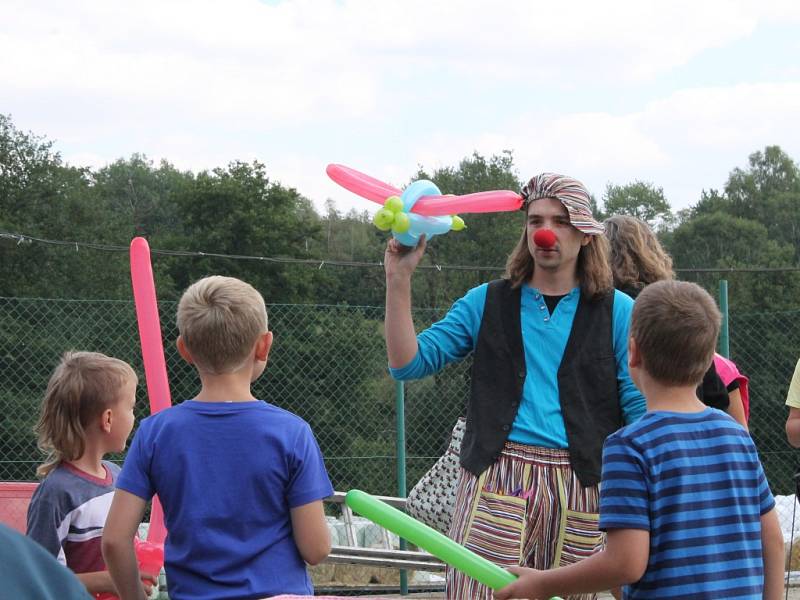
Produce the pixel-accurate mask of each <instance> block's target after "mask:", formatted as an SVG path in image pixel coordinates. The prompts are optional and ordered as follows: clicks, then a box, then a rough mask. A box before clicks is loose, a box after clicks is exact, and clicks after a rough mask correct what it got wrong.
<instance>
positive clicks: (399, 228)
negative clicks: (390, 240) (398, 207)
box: [392, 212, 411, 233]
mask: <svg viewBox="0 0 800 600" xmlns="http://www.w3.org/2000/svg"><path fill="white" fill-rule="evenodd" d="M409 227H411V219H409V218H408V215H407V214H406V213H404V212H399V213H394V224H393V225H392V231H394V232H395V233H405V232H406V231H408V229H409Z"/></svg>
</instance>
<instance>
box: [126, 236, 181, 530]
mask: <svg viewBox="0 0 800 600" xmlns="http://www.w3.org/2000/svg"><path fill="white" fill-rule="evenodd" d="M131 282H132V283H133V300H134V304H135V305H136V320H137V322H138V324H139V338H140V339H141V342H142V360H143V361H144V375H145V381H146V382H147V396H148V397H149V398H150V413H151V414H155V413H157V412H158V411H160V410H164V409H165V408H169V407H170V406H171V405H172V400H171V397H170V393H169V381H168V380H167V363H166V360H165V359H164V344H163V342H162V337H161V321H160V320H159V317H158V304H157V303H156V286H155V282H154V281H153V268H152V266H151V264H150V246H149V245H148V244H147V240H145V239H144V238H142V237H137V238H134V239H133V240H132V241H131ZM166 537H167V529H166V527H165V526H164V511H163V509H162V508H161V502H159V500H158V496H154V497H153V506H152V508H151V510H150V529H149V531H148V533H147V541H148V542H154V543H156V544H163V543H164V540H165V539H166Z"/></svg>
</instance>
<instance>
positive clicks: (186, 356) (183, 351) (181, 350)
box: [175, 336, 194, 365]
mask: <svg viewBox="0 0 800 600" xmlns="http://www.w3.org/2000/svg"><path fill="white" fill-rule="evenodd" d="M175 346H177V348H178V354H180V355H181V358H182V359H183V360H185V361H186V362H187V363H189V364H190V365H193V364H194V359H193V358H192V355H191V354H190V353H189V349H188V348H187V347H186V344H185V343H184V341H183V338H182V337H181V336H178V339H177V340H175Z"/></svg>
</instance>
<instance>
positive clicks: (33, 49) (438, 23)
mask: <svg viewBox="0 0 800 600" xmlns="http://www.w3.org/2000/svg"><path fill="white" fill-rule="evenodd" d="M3 12H4V14H3V19H2V20H1V21H0V55H2V56H3V57H4V58H5V61H4V67H3V70H2V72H0V110H2V111H3V112H10V113H11V114H12V116H13V117H14V119H15V122H17V124H18V126H20V127H21V128H23V129H32V130H34V131H35V132H37V133H39V134H42V135H46V136H47V137H49V138H51V139H55V140H56V141H57V148H58V149H59V150H61V151H62V153H63V154H64V156H65V157H66V158H67V159H69V160H72V161H75V162H80V161H86V162H87V164H89V165H91V166H96V165H98V164H102V163H103V162H110V161H113V160H115V159H116V158H118V157H120V156H128V155H130V154H131V153H133V152H142V153H145V154H147V155H148V156H150V157H151V158H153V159H155V160H158V159H160V158H166V159H168V160H169V161H170V162H172V163H174V164H176V165H177V166H179V167H181V168H193V169H201V168H210V167H214V166H224V165H225V164H227V163H228V162H229V161H230V160H233V159H243V160H250V159H255V158H257V159H259V160H262V161H264V162H266V163H267V165H268V171H269V173H270V175H271V176H272V177H274V178H276V179H278V180H281V181H282V182H284V183H286V184H287V185H292V186H296V187H297V188H298V189H299V190H300V191H301V192H303V193H304V194H306V195H307V196H309V197H311V198H313V199H314V200H315V201H316V202H317V203H318V205H321V204H322V203H323V202H324V200H325V198H327V197H333V198H335V199H336V200H337V202H338V203H339V205H340V207H342V208H345V209H346V208H349V207H355V208H358V209H360V208H361V207H362V206H363V204H362V201H361V200H358V199H356V198H353V197H352V196H351V195H349V194H348V193H347V192H343V191H341V190H338V189H337V188H336V187H335V186H334V185H333V184H332V183H330V182H328V181H327V178H326V177H325V176H324V166H325V164H326V163H327V162H333V161H341V162H347V163H348V164H351V165H352V166H354V167H356V168H359V169H361V170H363V171H365V172H368V173H370V174H371V175H373V176H375V177H378V178H382V179H385V180H387V181H389V182H391V183H394V184H396V185H402V184H403V183H405V182H406V180H407V178H408V177H409V176H410V175H412V174H413V173H414V171H415V168H416V165H417V164H418V163H422V164H423V165H425V166H426V167H428V168H433V167H436V166H441V165H451V164H454V163H456V162H457V161H458V160H460V159H461V158H463V157H464V156H466V155H468V154H470V153H471V152H472V151H473V150H478V151H480V152H481V153H483V154H486V155H488V154H491V153H493V152H499V151H501V150H504V149H513V150H515V154H516V157H517V163H518V164H519V166H520V174H521V175H522V176H523V177H525V176H527V175H528V174H529V173H532V172H538V171H541V170H545V169H548V170H550V169H552V170H562V171H564V172H569V173H572V174H575V175H576V176H581V177H583V178H585V179H586V180H587V183H590V184H592V188H593V190H594V191H595V192H596V193H598V194H599V193H601V192H602V188H603V187H604V185H605V183H606V182H607V181H614V182H625V181H630V180H632V179H635V178H639V179H650V180H653V181H655V182H656V183H660V184H663V185H664V186H665V188H666V191H667V192H668V193H670V192H672V190H680V191H679V192H678V191H675V192H674V195H673V196H671V198H672V200H673V203H674V204H676V205H678V206H681V205H685V204H687V203H689V202H693V201H695V200H696V195H697V193H699V191H697V192H696V191H695V190H696V189H698V186H701V185H706V186H708V185H712V184H713V185H720V184H721V182H722V181H724V177H725V176H726V175H727V172H728V171H729V170H730V168H731V167H732V165H734V164H741V163H742V162H743V160H744V157H746V155H747V154H749V153H750V152H752V151H753V150H756V149H758V148H759V147H761V146H763V145H764V144H767V143H779V144H782V145H785V146H786V149H787V151H789V152H790V153H795V154H797V153H798V152H800V148H797V145H796V142H794V140H796V139H798V135H797V133H798V131H797V123H798V122H800V119H798V118H797V117H798V113H797V109H796V108H795V107H797V106H799V105H800V103H799V102H798V92H797V84H794V83H791V82H789V83H763V82H762V83H753V82H752V81H753V77H754V75H751V74H748V73H742V74H741V82H743V83H739V84H738V85H729V86H717V87H707V88H694V89H683V90H680V82H673V83H672V84H671V85H668V84H665V83H663V82H664V81H666V79H662V78H664V77H665V76H672V75H674V73H675V70H676V69H677V68H679V67H680V66H681V65H685V64H688V63H690V62H691V61H692V60H693V59H695V58H697V57H699V56H701V55H703V53H705V52H707V51H709V50H712V49H717V48H725V47H726V46H727V45H730V44H732V43H735V42H736V41H741V40H746V39H748V37H750V36H752V35H753V33H754V32H755V31H757V30H758V28H759V27H763V26H765V25H769V24H776V23H777V24H782V25H783V26H785V25H787V24H790V23H797V22H800V3H798V2H796V1H793V0H777V1H772V2H759V1H757V0H736V1H728V0H707V1H704V2H700V3H698V2H694V1H690V0H677V1H676V2H670V3H649V2H640V1H636V0H621V1H619V2H614V3H598V2H589V1H585V2H562V3H552V2H550V3H545V2H516V1H505V2H500V1H498V2H493V3H486V2H485V1H482V0H464V1H463V2H459V3H451V2H444V1H431V0H425V1H423V0H405V1H401V0H386V1H382V2H380V4H376V3H374V2H371V1H368V0H356V1H344V2H342V1H338V0H313V1H312V0H299V1H294V2H288V1H287V2H281V3H278V4H275V5H273V4H265V3H262V2H259V1H258V0H229V1H227V2H224V3H221V2H217V1H211V0H198V1H194V0H192V1H189V0H179V1H177V0H164V1H160V2H156V1H155V0H143V1H142V2H137V3H129V2H115V3H110V2H107V1H106V0H84V1H83V2H77V3H75V2H73V3H63V2H56V1H55V0H51V1H41V2H28V1H25V0H17V1H13V0H11V1H9V0H7V1H6V2H5V3H4V11H3ZM769 59H770V57H765V60H769ZM784 73H785V77H787V78H790V79H791V78H792V77H794V76H793V75H792V70H791V69H788V70H786V69H784ZM794 79H795V80H796V77H794ZM748 81H749V83H747V82H748ZM756 81H757V80H756ZM654 82H655V83H659V84H661V85H660V87H659V86H654V90H655V91H654V92H651V93H649V94H643V95H642V97H643V98H644V99H643V100H641V101H640V102H639V104H636V103H635V102H634V103H632V104H631V105H625V106H624V108H622V109H620V110H619V111H618V112H613V111H612V110H610V109H609V108H608V107H602V108H600V107H595V106H593V104H595V103H594V102H593V97H596V96H599V95H602V94H605V95H606V97H608V96H609V95H611V94H614V93H617V94H618V95H619V96H620V97H624V96H625V95H626V94H627V93H631V92H632V93H634V95H635V92H638V91H639V90H640V89H647V86H648V85H651V84H653V83H654ZM656 88H657V89H656ZM520 89H523V90H524V93H525V94H526V95H525V98H524V101H525V102H527V103H528V106H526V107H525V109H524V112H520V111H519V110H518V109H519V106H521V105H523V104H524V103H523V102H520V100H519V98H518V97H517V94H519V90H520ZM476 90H484V91H485V93H483V94H481V95H480V97H479V98H475V97H473V96H476V95H477V92H476ZM676 90H677V91H676ZM659 96H660V99H656V100H650V101H649V102H648V101H647V99H646V98H653V97H655V98H658V97H659ZM575 98H579V99H581V102H575V101H574V99H575ZM545 100H546V101H547V102H545ZM473 103H474V104H473ZM561 104H563V107H562V106H561ZM621 105H622V104H621ZM418 122H420V124H418ZM687 178H688V180H690V181H692V182H694V183H691V184H689V183H687ZM678 181H679V182H680V183H670V182H678ZM370 208H371V207H370Z"/></svg>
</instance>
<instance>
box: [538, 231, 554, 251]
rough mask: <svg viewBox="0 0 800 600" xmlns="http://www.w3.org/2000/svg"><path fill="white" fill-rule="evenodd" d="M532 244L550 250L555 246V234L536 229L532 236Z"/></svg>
mask: <svg viewBox="0 0 800 600" xmlns="http://www.w3.org/2000/svg"><path fill="white" fill-rule="evenodd" d="M533 243H534V244H536V245H537V246H539V247H540V248H552V247H553V246H555V245H556V234H555V233H553V231H552V230H551V229H537V230H536V233H534V234H533Z"/></svg>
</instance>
